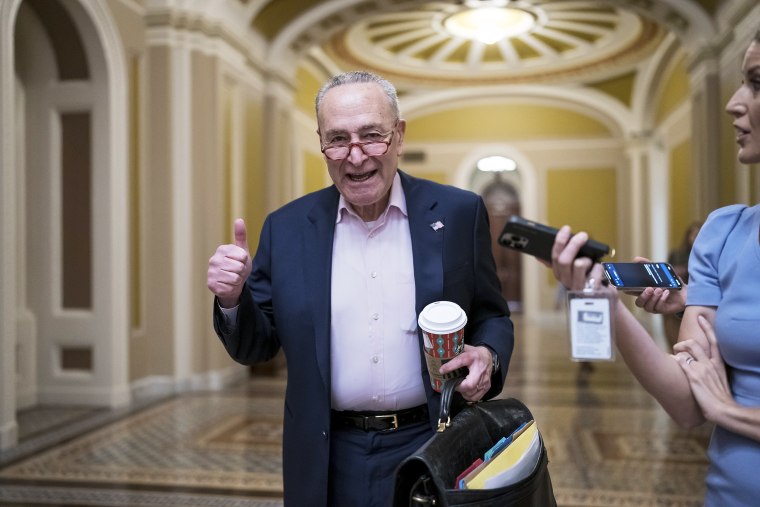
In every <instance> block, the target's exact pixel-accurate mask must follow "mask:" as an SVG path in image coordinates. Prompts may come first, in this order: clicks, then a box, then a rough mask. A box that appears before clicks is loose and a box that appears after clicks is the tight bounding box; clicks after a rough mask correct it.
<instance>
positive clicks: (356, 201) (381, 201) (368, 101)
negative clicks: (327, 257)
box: [317, 83, 406, 221]
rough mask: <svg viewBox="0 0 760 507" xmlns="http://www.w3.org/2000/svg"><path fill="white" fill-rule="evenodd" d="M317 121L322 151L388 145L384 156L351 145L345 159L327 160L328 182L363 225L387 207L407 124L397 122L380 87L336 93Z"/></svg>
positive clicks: (349, 88)
mask: <svg viewBox="0 0 760 507" xmlns="http://www.w3.org/2000/svg"><path fill="white" fill-rule="evenodd" d="M397 120H398V122H397ZM317 122H318V124H319V134H320V141H321V143H322V146H325V145H331V144H336V143H337V144H348V143H362V142H367V141H372V140H377V139H382V140H384V141H389V144H388V151H387V152H386V153H384V154H383V155H378V156H369V155H366V154H365V153H364V151H362V147H361V146H359V145H351V146H350V149H349V153H348V155H347V156H346V158H345V159H342V160H330V159H329V158H327V157H325V160H326V162H327V170H328V172H329V173H330V178H332V180H333V182H334V183H335V186H336V187H337V188H338V191H340V193H341V194H342V195H343V197H344V198H345V199H346V201H348V202H349V203H350V204H351V205H352V207H353V208H354V210H355V211H356V213H357V214H358V215H359V216H361V217H362V218H363V219H364V220H365V221H369V220H375V219H377V218H378V217H379V216H380V214H381V213H382V212H383V210H384V209H385V207H386V206H387V204H388V199H389V197H390V188H391V185H392V183H393V178H394V176H395V175H396V171H397V168H398V158H399V156H400V155H401V152H402V147H403V143H404V130H405V128H406V124H405V122H404V120H401V119H397V118H396V117H395V114H394V111H393V108H392V107H391V104H390V101H389V99H388V97H387V95H386V94H385V92H384V91H383V89H382V88H381V87H380V85H378V84H376V83H352V84H347V85H342V86H337V87H335V88H332V89H331V90H329V91H328V92H327V93H326V94H325V95H324V97H323V99H322V103H321V105H320V108H319V115H318V118H317ZM385 134H387V135H385Z"/></svg>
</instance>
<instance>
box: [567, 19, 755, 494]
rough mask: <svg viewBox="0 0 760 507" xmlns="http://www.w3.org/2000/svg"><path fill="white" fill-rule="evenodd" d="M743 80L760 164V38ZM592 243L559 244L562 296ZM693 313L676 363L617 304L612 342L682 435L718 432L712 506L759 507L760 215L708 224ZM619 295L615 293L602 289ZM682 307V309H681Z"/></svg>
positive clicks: (695, 272) (746, 121)
mask: <svg viewBox="0 0 760 507" xmlns="http://www.w3.org/2000/svg"><path fill="white" fill-rule="evenodd" d="M742 74H743V80H742V84H741V85H740V87H739V88H738V89H737V90H736V92H735V93H734V95H733V96H732V97H731V99H730V100H729V102H728V104H727V105H726V111H727V113H728V114H729V115H730V116H731V117H732V119H733V126H734V129H735V130H736V142H737V144H738V146H739V154H738V158H739V161H740V162H741V163H743V164H757V163H760V31H758V32H757V33H756V34H755V36H754V38H753V41H752V43H751V44H750V46H749V48H748V49H747V51H746V53H745V55H744V61H743V64H742ZM587 239H588V236H587V235H586V234H585V233H578V234H576V235H574V236H572V237H571V234H570V229H569V228H568V227H563V228H562V229H561V230H560V232H559V233H558V234H557V239H556V241H555V245H554V251H553V257H552V260H553V262H552V269H553V271H554V274H555V276H556V277H557V279H558V280H559V281H560V282H562V283H563V284H564V285H565V287H568V288H572V289H576V290H577V289H580V288H583V286H584V284H585V281H586V278H587V273H589V270H591V271H590V274H589V276H590V277H592V278H594V279H595V280H601V279H602V278H603V275H602V271H601V266H600V265H599V264H596V265H594V266H593V267H592V266H591V261H590V260H589V259H586V258H580V259H575V255H576V253H577V252H578V250H579V249H580V247H581V246H582V245H583V243H585V242H586V240H587ZM689 276H690V281H689V286H688V295H687V296H686V308H685V310H684V312H683V320H682V322H681V329H680V332H679V337H678V343H676V345H675V346H674V347H673V351H674V353H673V354H672V355H671V354H668V353H667V352H665V351H664V350H663V349H662V348H661V347H660V346H659V345H658V344H657V343H656V342H655V341H653V340H652V339H651V337H650V336H649V334H648V333H647V331H646V330H645V329H644V327H643V326H642V325H641V324H640V323H639V322H638V321H637V320H636V318H635V317H634V316H633V314H632V313H631V312H630V311H628V309H627V308H626V306H625V305H624V304H623V303H622V302H621V301H620V300H619V299H618V300H617V303H616V306H615V309H614V312H615V334H616V342H617V347H618V350H619V351H620V354H621V355H622V356H623V359H624V360H625V362H626V364H627V365H628V367H629V368H630V369H631V372H632V373H633V374H634V376H635V377H636V378H637V379H638V381H639V382H640V383H641V384H642V386H643V387H644V388H645V389H646V390H647V391H648V392H649V393H650V394H652V395H653V396H654V397H655V398H656V399H657V401H658V402H659V403H660V404H661V405H662V406H663V408H664V409H665V410H666V411H667V412H668V414H670V416H671V417H672V418H673V419H674V420H675V421H676V422H677V423H678V424H679V425H681V426H683V427H685V428H689V427H694V426H697V425H699V424H702V423H704V422H705V421H710V422H712V423H714V424H715V429H714V431H713V435H712V438H711V440H710V445H709V449H708V457H709V459H710V466H709V469H708V472H707V478H706V485H707V494H706V497H705V505H706V506H709V507H717V506H729V507H736V506H747V507H749V506H752V507H755V506H757V505H760V480H758V471H759V470H760V205H756V206H753V207H747V206H743V205H733V206H727V207H725V208H721V209H719V210H716V211H714V212H713V213H711V214H710V216H709V217H708V219H707V220H706V222H705V224H704V226H703V227H702V229H701V230H700V232H699V235H698V236H697V240H696V242H695V243H694V247H693V250H692V253H691V257H690V259H689ZM601 290H606V291H608V292H610V293H613V294H614V296H613V297H615V298H617V294H616V290H615V289H613V288H612V287H608V288H606V289H605V288H602V289H601ZM681 297H682V295H681V294H668V293H667V292H661V291H658V292H657V293H656V294H653V291H652V290H651V289H647V292H646V293H645V294H644V295H643V296H640V298H639V299H638V300H637V304H638V305H639V306H642V307H645V308H646V309H647V310H649V311H658V312H665V311H670V312H672V311H673V310H674V309H678V307H679V306H680V307H681V308H683V306H682V305H683V302H682V300H681V299H680V298H681ZM679 301H681V302H680V305H679Z"/></svg>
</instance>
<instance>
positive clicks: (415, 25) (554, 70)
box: [240, 0, 721, 88]
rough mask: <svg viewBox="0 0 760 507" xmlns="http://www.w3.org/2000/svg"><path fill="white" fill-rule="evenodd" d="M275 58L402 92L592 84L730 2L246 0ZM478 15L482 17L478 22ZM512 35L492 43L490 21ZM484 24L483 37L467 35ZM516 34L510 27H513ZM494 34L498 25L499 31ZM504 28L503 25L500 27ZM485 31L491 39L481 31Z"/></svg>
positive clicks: (699, 27) (698, 27) (704, 33)
mask: <svg viewBox="0 0 760 507" xmlns="http://www.w3.org/2000/svg"><path fill="white" fill-rule="evenodd" d="M240 1H241V2H243V3H245V4H247V9H248V12H249V14H250V16H251V18H250V19H251V21H250V25H251V27H252V28H254V29H255V30H256V32H257V33H258V34H260V35H262V36H263V37H264V38H265V39H266V41H267V42H268V43H269V54H270V57H271V58H273V61H282V59H283V58H286V57H287V56H286V55H287V54H288V53H290V54H295V55H296V56H297V57H305V58H306V59H307V60H309V61H311V62H312V63H315V64H317V65H318V66H320V67H321V68H322V69H323V70H324V71H325V73H328V74H331V73H335V72H339V71H341V70H348V69H356V68H363V69H368V70H374V71H376V72H378V73H381V74H382V75H384V76H387V77H389V78H391V79H392V80H393V81H394V83H396V84H397V85H401V86H405V87H410V88H413V87H415V86H425V87H430V86H452V85H465V86H467V85H482V84H503V83H527V82H530V83H535V84H540V83H552V84H555V83H562V84H571V85H572V84H575V83H592V82H599V81H604V80H607V79H611V78H616V77H619V76H622V75H624V74H626V73H629V74H630V73H632V72H633V71H634V68H635V66H636V65H637V64H638V63H640V62H641V61H642V60H644V59H646V58H647V57H649V56H651V55H652V53H653V52H654V51H655V49H656V48H657V47H659V45H660V43H661V42H662V40H663V38H664V37H666V36H667V35H668V34H671V33H673V34H675V35H676V36H678V37H679V38H681V39H682V42H683V41H688V40H690V39H691V40H694V39H699V38H702V39H707V40H709V37H710V36H711V26H710V24H711V23H712V21H711V20H712V19H713V18H712V16H714V15H715V12H716V10H717V8H718V5H719V4H720V3H721V0H628V1H625V0H511V1H510V0H437V1H435V0H240ZM475 14H479V15H480V17H481V19H480V20H478V19H477V16H476V15H475ZM483 18H484V19H485V21H486V22H492V21H499V20H500V21H501V22H502V23H501V28H502V29H505V32H503V33H501V34H499V33H497V34H496V35H495V36H494V37H492V38H491V40H488V41H486V42H484V41H481V40H478V37H477V36H481V35H485V34H484V33H482V32H487V31H488V30H490V29H488V28H480V27H481V26H482V25H480V23H481V22H482V21H483ZM468 27H470V28H472V27H475V32H476V34H475V35H473V34H469V33H467V32H466V30H467V28H468ZM505 27H506V28H505ZM492 28H493V27H492ZM497 29H498V28H497ZM478 32H481V33H478Z"/></svg>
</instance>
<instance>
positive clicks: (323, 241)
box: [303, 187, 338, 392]
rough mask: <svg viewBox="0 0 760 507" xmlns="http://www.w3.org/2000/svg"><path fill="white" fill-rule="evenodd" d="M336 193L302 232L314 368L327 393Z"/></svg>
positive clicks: (331, 192) (331, 191)
mask: <svg viewBox="0 0 760 507" xmlns="http://www.w3.org/2000/svg"><path fill="white" fill-rule="evenodd" d="M337 213H338V192H337V191H336V190H335V188H334V187H330V189H327V190H326V191H325V192H324V193H323V194H322V195H321V196H320V198H319V200H318V201H317V203H316V204H315V206H314V207H313V208H312V209H311V211H310V212H309V214H308V224H307V226H306V230H305V231H304V244H303V249H304V259H306V262H307V263H308V265H307V269H306V275H305V278H306V280H305V286H304V290H307V291H311V292H312V293H313V296H312V306H311V311H312V319H313V322H314V338H315V340H314V346H315V348H316V350H315V352H316V357H317V365H318V366H319V373H320V374H321V376H322V382H324V384H325V387H326V388H327V391H328V392H329V390H330V291H331V285H332V283H331V282H332V249H333V237H334V235H335V218H336V216H337Z"/></svg>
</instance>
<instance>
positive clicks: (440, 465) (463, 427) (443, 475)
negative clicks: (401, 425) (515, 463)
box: [393, 379, 557, 507]
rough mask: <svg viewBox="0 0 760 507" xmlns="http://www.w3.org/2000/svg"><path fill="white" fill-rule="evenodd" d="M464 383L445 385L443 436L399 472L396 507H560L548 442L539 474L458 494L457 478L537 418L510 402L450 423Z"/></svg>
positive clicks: (477, 407)
mask: <svg viewBox="0 0 760 507" xmlns="http://www.w3.org/2000/svg"><path fill="white" fill-rule="evenodd" d="M461 381H462V379H454V381H447V382H446V383H445V384H444V387H443V389H442V399H441V414H440V418H439V432H438V433H436V434H435V435H434V436H433V437H432V438H431V439H430V440H428V441H427V442H426V443H425V444H424V445H423V446H422V447H420V448H419V449H418V450H417V452H415V453H414V454H412V455H411V456H409V457H408V458H406V459H405V460H404V461H403V462H402V463H401V464H400V465H399V467H398V468H397V469H396V477H395V487H394V494H393V505H394V507H423V506H437V507H440V506H443V507H455V506H470V507H475V506H477V507H497V506H498V507H504V506H519V507H556V505H557V503H556V500H555V499H554V491H553V489H552V483H551V478H550V477H549V469H548V464H549V459H548V456H547V453H546V446H545V445H544V442H543V440H541V456H540V458H539V460H538V463H537V465H536V467H535V469H534V470H533V472H532V473H531V474H530V475H529V476H528V477H527V478H525V479H523V480H522V481H520V482H518V483H516V484H513V485H510V486H506V487H503V488H496V489H470V490H459V489H455V487H454V486H455V485H454V483H455V481H456V478H457V476H458V475H459V474H460V473H461V472H462V471H463V470H465V469H466V468H467V467H468V466H470V464H472V462H473V461H475V460H476V459H477V458H480V457H482V456H483V454H484V453H485V452H486V451H487V450H488V449H490V448H491V447H493V445H494V444H495V443H496V442H497V441H498V440H499V439H500V438H501V437H503V436H508V435H510V434H511V433H512V432H513V431H514V430H516V429H517V428H518V427H519V426H520V425H521V424H522V423H524V422H527V421H530V420H531V419H533V415H532V414H531V413H530V410H528V407H526V406H525V405H524V404H523V403H522V402H520V401H519V400H516V399H514V398H510V399H500V400H492V401H485V402H480V403H475V404H473V405H468V406H467V407H466V408H464V409H463V410H462V411H461V412H460V413H458V414H457V415H456V416H455V417H454V418H453V419H452V420H449V418H448V412H449V409H450V406H451V399H452V397H453V391H454V387H456V385H457V384H458V383H459V382H461ZM446 422H448V423H449V424H448V425H446Z"/></svg>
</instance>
